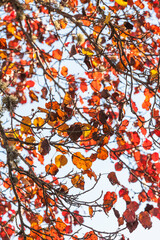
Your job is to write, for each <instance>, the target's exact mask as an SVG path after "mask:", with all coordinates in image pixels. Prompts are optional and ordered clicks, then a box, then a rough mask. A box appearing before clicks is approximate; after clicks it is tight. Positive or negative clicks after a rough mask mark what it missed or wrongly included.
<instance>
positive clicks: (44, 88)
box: [41, 87, 48, 99]
mask: <svg viewBox="0 0 160 240" xmlns="http://www.w3.org/2000/svg"><path fill="white" fill-rule="evenodd" d="M41 92H42V95H41V98H44V99H47V98H46V96H47V93H48V90H47V88H46V87H43V88H42V89H41Z"/></svg>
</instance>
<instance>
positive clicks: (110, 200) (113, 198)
mask: <svg viewBox="0 0 160 240" xmlns="http://www.w3.org/2000/svg"><path fill="white" fill-rule="evenodd" d="M116 202H117V194H116V193H115V192H107V193H106V194H105V195H104V199H103V207H104V212H105V213H108V212H109V211H110V210H111V209H112V207H113V205H114V204H115V203H116Z"/></svg>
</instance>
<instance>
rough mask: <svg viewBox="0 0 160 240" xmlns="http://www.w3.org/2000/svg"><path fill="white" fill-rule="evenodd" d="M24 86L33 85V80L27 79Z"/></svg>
mask: <svg viewBox="0 0 160 240" xmlns="http://www.w3.org/2000/svg"><path fill="white" fill-rule="evenodd" d="M25 85H26V87H28V88H30V87H34V85H35V82H34V81H32V80H28V81H27V82H26V84H25Z"/></svg>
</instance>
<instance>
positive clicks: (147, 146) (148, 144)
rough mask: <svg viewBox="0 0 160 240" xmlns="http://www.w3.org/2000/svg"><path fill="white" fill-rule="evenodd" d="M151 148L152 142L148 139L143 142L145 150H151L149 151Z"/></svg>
mask: <svg viewBox="0 0 160 240" xmlns="http://www.w3.org/2000/svg"><path fill="white" fill-rule="evenodd" d="M151 147H152V142H151V141H150V140H148V139H146V140H145V141H144V142H143V148H144V149H145V150H149V149H151Z"/></svg>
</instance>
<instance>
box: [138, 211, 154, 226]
mask: <svg viewBox="0 0 160 240" xmlns="http://www.w3.org/2000/svg"><path fill="white" fill-rule="evenodd" d="M139 221H140V223H141V224H142V226H143V227H144V228H148V229H150V228H151V227H152V222H151V218H150V215H149V213H148V212H147V211H144V212H141V213H140V214H139Z"/></svg>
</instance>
